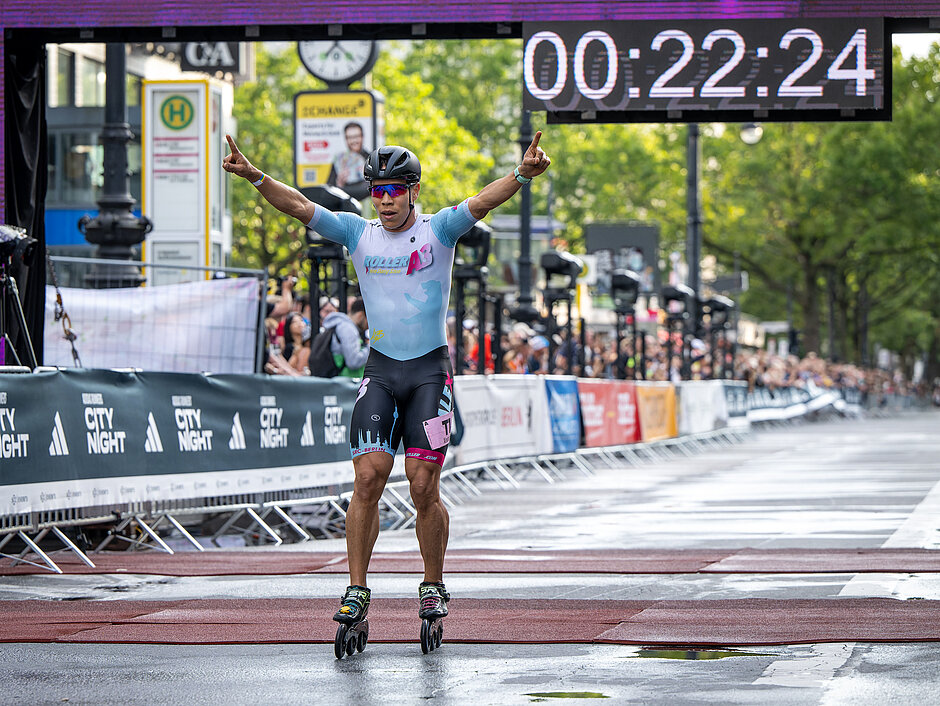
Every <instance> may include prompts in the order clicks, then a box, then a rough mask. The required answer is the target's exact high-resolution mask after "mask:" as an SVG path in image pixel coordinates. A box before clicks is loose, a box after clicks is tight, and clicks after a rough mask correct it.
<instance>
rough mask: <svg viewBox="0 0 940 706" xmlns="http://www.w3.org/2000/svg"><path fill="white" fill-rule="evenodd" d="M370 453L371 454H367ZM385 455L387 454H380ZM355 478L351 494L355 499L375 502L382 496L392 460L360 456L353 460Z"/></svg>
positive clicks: (370, 502)
mask: <svg viewBox="0 0 940 706" xmlns="http://www.w3.org/2000/svg"><path fill="white" fill-rule="evenodd" d="M369 455H371V454H369ZM382 455H383V456H387V454H382ZM355 469H356V478H355V482H354V483H353V494H354V495H355V497H356V499H357V500H361V501H362V502H366V503H369V504H375V503H377V502H378V501H379V498H380V497H382V492H383V491H384V490H385V484H386V482H387V481H388V475H389V473H390V472H391V470H392V460H391V459H389V460H388V461H385V460H384V459H366V458H365V457H360V458H359V459H356V462H355Z"/></svg>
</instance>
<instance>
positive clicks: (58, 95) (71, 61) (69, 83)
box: [49, 49, 75, 107]
mask: <svg viewBox="0 0 940 706" xmlns="http://www.w3.org/2000/svg"><path fill="white" fill-rule="evenodd" d="M55 58H56V72H55V76H54V77H50V79H51V80H52V81H54V82H55V83H54V84H53V86H52V90H51V91H49V94H50V95H49V105H50V106H51V107H60V106H67V105H74V104H75V55H74V54H73V53H72V52H70V51H65V50H64V49H59V50H58V51H57V52H56V57H55Z"/></svg>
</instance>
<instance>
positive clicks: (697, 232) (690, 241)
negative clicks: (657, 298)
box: [685, 123, 702, 330]
mask: <svg viewBox="0 0 940 706" xmlns="http://www.w3.org/2000/svg"><path fill="white" fill-rule="evenodd" d="M701 150H702V146H701V143H700V142H699V127H698V124H697V123H689V134H688V144H687V148H686V159H687V164H686V218H687V223H686V242H685V258H686V263H687V264H688V267H689V288H690V289H691V290H692V291H693V292H695V297H696V301H694V302H690V305H691V311H689V312H688V313H689V315H690V317H689V318H690V321H691V322H692V323H691V325H692V328H693V330H696V329H697V328H698V321H699V316H700V315H701V312H700V311H699V305H698V297H699V296H700V295H701V291H700V290H701V281H700V280H701V263H702V206H701V199H700V189H701Z"/></svg>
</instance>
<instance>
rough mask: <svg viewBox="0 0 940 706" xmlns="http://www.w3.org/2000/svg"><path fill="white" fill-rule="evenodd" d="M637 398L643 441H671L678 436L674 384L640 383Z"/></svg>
mask: <svg viewBox="0 0 940 706" xmlns="http://www.w3.org/2000/svg"><path fill="white" fill-rule="evenodd" d="M636 396H637V401H638V402H639V405H638V407H639V413H640V431H641V434H642V440H643V441H659V440H660V439H671V438H673V437H675V436H676V435H677V434H678V428H677V427H678V422H677V419H676V388H675V386H674V385H673V384H672V383H669V382H642V383H638V384H637V389H636Z"/></svg>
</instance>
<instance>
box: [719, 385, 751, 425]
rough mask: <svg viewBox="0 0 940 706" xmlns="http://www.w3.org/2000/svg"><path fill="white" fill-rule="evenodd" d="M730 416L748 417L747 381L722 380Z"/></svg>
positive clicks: (732, 417)
mask: <svg viewBox="0 0 940 706" xmlns="http://www.w3.org/2000/svg"><path fill="white" fill-rule="evenodd" d="M721 385H722V387H723V388H724V391H725V405H726V406H727V407H728V417H729V418H730V419H734V418H736V417H747V383H746V382H744V381H743V380H722V381H721Z"/></svg>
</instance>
